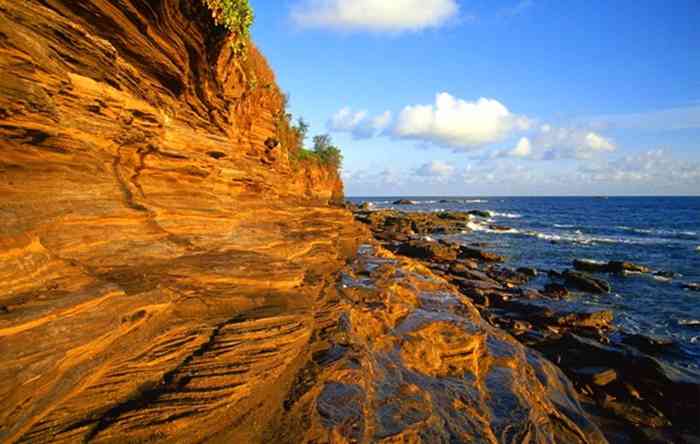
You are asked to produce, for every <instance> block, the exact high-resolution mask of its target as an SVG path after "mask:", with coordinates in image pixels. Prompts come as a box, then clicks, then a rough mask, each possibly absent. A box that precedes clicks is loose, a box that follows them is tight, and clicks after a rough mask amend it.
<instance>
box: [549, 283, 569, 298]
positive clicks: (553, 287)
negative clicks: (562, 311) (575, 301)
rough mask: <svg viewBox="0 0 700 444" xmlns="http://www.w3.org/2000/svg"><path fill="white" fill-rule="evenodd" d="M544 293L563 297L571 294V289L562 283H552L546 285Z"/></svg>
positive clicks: (552, 296)
mask: <svg viewBox="0 0 700 444" xmlns="http://www.w3.org/2000/svg"><path fill="white" fill-rule="evenodd" d="M544 294H545V295H547V296H549V297H551V298H556V299H563V298H565V297H567V296H568V295H569V290H568V289H567V288H566V287H565V286H563V285H561V284H557V283H551V284H547V285H545V287H544Z"/></svg>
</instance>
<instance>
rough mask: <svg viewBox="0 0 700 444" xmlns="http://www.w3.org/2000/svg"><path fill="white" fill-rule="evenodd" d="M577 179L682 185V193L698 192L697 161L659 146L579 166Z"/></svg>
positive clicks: (599, 181) (698, 165)
mask: <svg viewBox="0 0 700 444" xmlns="http://www.w3.org/2000/svg"><path fill="white" fill-rule="evenodd" d="M578 173H579V177H578V178H579V180H581V181H585V182H589V183H609V184H627V185H638V184H642V185H647V186H648V185H652V186H654V187H659V188H666V187H672V186H685V187H687V188H686V190H685V191H686V192H691V193H699V192H700V162H687V161H682V160H678V159H676V158H674V157H673V156H672V155H671V153H669V152H668V151H666V150H663V149H657V150H649V151H646V152H643V153H640V154H635V155H628V156H624V157H621V158H619V159H617V160H615V161H612V162H603V163H595V164H589V165H581V166H580V167H579V170H578Z"/></svg>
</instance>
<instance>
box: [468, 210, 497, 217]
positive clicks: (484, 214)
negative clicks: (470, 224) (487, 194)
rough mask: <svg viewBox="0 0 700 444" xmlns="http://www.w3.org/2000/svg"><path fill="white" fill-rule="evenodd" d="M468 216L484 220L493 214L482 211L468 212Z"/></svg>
mask: <svg viewBox="0 0 700 444" xmlns="http://www.w3.org/2000/svg"><path fill="white" fill-rule="evenodd" d="M468 214H470V215H472V216H476V217H481V218H483V219H488V218H490V217H491V213H489V212H488V211H482V210H471V211H469V212H468Z"/></svg>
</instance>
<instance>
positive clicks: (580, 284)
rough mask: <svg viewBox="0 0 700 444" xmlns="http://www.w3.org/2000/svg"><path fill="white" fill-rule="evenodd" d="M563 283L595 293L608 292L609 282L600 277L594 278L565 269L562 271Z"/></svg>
mask: <svg viewBox="0 0 700 444" xmlns="http://www.w3.org/2000/svg"><path fill="white" fill-rule="evenodd" d="M564 280H565V284H566V285H567V286H568V287H570V288H575V289H578V290H581V291H586V292H589V293H595V294H604V293H610V290H611V288H610V284H609V283H608V282H607V281H604V280H602V279H598V278H594V277H593V276H590V275H588V274H585V273H580V272H578V271H571V270H567V271H566V272H564Z"/></svg>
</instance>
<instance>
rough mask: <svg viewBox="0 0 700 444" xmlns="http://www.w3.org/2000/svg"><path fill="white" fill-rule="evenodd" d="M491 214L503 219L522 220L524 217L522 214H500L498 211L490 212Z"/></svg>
mask: <svg viewBox="0 0 700 444" xmlns="http://www.w3.org/2000/svg"><path fill="white" fill-rule="evenodd" d="M489 213H490V214H491V216H493V217H503V218H505V219H520V218H521V217H523V215H522V214H518V213H499V212H497V211H489Z"/></svg>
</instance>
